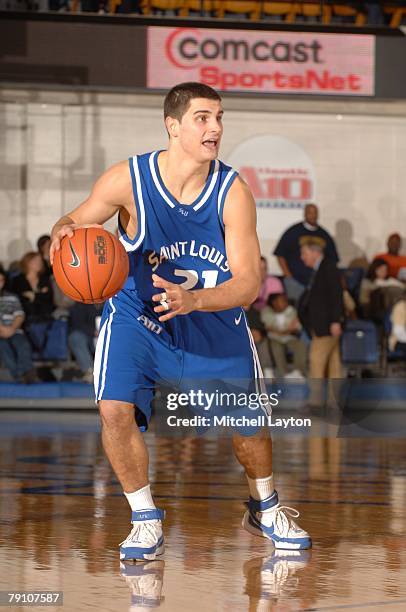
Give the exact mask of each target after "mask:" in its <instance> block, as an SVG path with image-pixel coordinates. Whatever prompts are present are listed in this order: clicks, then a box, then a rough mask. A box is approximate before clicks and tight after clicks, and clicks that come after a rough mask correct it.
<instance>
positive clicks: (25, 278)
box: [12, 252, 54, 325]
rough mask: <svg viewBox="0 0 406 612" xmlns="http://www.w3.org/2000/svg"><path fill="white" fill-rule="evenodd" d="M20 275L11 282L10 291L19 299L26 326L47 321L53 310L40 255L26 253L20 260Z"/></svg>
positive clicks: (47, 280) (47, 278)
mask: <svg viewBox="0 0 406 612" xmlns="http://www.w3.org/2000/svg"><path fill="white" fill-rule="evenodd" d="M20 265H21V270H22V273H21V274H19V275H18V276H16V277H15V278H14V280H13V282H12V290H13V292H14V293H16V294H17V295H18V297H19V298H20V301H21V304H22V307H23V309H24V312H25V315H26V325H27V324H28V325H29V324H30V323H31V322H34V321H35V322H38V321H45V320H48V319H49V318H50V317H51V315H52V311H53V310H54V303H53V295H52V287H51V283H50V280H49V276H47V275H46V274H45V273H44V264H43V261H42V256H41V254H40V253H35V252H30V253H26V255H24V257H23V258H22V260H21V264H20Z"/></svg>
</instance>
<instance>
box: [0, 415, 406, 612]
mask: <svg viewBox="0 0 406 612" xmlns="http://www.w3.org/2000/svg"><path fill="white" fill-rule="evenodd" d="M147 439H148V444H149V448H150V450H151V481H152V484H153V491H154V494H155V498H156V501H157V502H158V503H157V505H159V506H160V507H163V508H165V509H166V511H167V519H166V521H165V536H166V543H167V546H166V553H165V557H164V560H162V561H157V562H154V563H149V564H145V565H142V564H137V565H128V564H127V565H123V564H121V565H120V561H119V556H118V543H119V542H120V541H121V540H123V539H124V538H125V536H126V535H127V533H128V529H129V509H128V506H127V504H126V502H125V500H124V498H123V496H122V495H121V490H120V486H119V485H118V483H117V481H116V479H115V478H114V475H113V474H112V471H111V469H110V467H109V465H108V463H107V462H106V460H105V458H104V455H103V452H102V448H101V445H100V440H99V432H98V420H97V416H96V415H94V414H88V415H86V414H78V413H75V414H72V413H71V414H66V413H65V414H55V413H42V414H35V413H28V412H26V413H18V414H16V413H14V414H13V413H5V412H3V413H0V459H1V460H0V470H1V471H0V493H1V495H0V540H1V542H2V545H1V549H0V590H10V589H13V590H38V589H41V590H47V591H50V590H55V591H59V590H60V591H64V606H63V608H57V607H49V608H48V609H49V610H52V609H54V610H58V609H59V610H61V609H63V610H64V612H68V611H69V612H70V611H84V610H89V609H97V610H100V611H110V610H111V611H113V610H114V611H121V610H123V611H127V610H132V611H134V612H135V611H138V610H144V609H145V610H146V609H147V608H149V609H154V608H158V607H159V610H162V611H171V612H172V611H174V612H175V611H176V612H183V611H187V612H189V611H192V612H200V611H203V610H204V611H237V610H243V611H244V610H246V611H249V612H254V611H255V612H265V611H271V610H272V611H277V612H280V611H282V610H283V611H290V610H339V609H346V610H351V609H354V610H357V609H365V610H369V609H374V610H375V609H382V610H385V611H386V610H390V611H397V610H399V611H400V610H402V611H404V610H405V609H406V509H405V508H406V445H405V442H404V440H385V441H384V440H378V439H365V440H356V439H352V440H336V439H330V440H328V439H320V438H313V439H307V440H305V439H298V438H296V439H284V440H277V441H276V442H275V445H274V456H275V475H276V482H277V488H278V490H279V493H280V497H281V500H282V501H283V503H286V504H287V505H289V506H294V507H296V508H297V509H299V510H300V512H301V518H300V524H301V525H302V526H303V527H304V528H305V529H306V530H308V531H309V532H310V534H311V535H312V537H313V542H314V548H313V550H312V551H311V552H309V551H307V552H304V553H283V552H280V551H278V552H275V551H273V549H272V547H271V546H270V544H269V542H268V541H266V540H264V539H259V538H255V537H254V536H251V535H250V534H248V533H246V532H244V531H243V530H242V529H241V526H240V523H241V518H242V515H243V511H244V508H243V501H244V500H245V498H246V495H247V488H246V484H245V478H244V475H243V473H242V471H241V468H240V467H239V466H238V464H237V463H236V462H235V460H234V458H233V456H232V453H231V448H230V443H229V440H226V439H224V440H218V439H217V440H214V439H205V438H204V437H203V438H199V439H197V438H190V439H185V440H174V439H168V438H165V439H164V438H160V437H157V436H156V435H155V434H154V432H153V431H151V432H150V433H148V434H147ZM24 609H25V608H24ZM27 610H28V608H27Z"/></svg>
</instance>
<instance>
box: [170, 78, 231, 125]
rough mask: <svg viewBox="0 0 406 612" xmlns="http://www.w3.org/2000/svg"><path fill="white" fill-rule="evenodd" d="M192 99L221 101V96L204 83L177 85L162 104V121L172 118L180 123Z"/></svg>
mask: <svg viewBox="0 0 406 612" xmlns="http://www.w3.org/2000/svg"><path fill="white" fill-rule="evenodd" d="M194 98H206V99H207V100H218V101H219V102H220V101H221V96H220V95H219V94H218V93H217V91H215V90H214V89H213V88H212V87H209V86H208V85H204V83H195V82H190V83H179V85H175V87H172V89H171V90H170V91H169V92H168V93H167V94H166V97H165V102H164V119H166V118H167V117H173V118H174V119H177V120H178V121H181V119H182V117H183V115H184V114H185V113H186V111H187V110H188V108H189V105H190V101H191V100H193V99H194Z"/></svg>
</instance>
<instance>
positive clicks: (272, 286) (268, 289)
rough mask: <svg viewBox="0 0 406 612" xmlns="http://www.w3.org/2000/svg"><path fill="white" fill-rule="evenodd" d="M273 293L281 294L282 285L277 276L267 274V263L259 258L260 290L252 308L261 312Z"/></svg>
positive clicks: (264, 259)
mask: <svg viewBox="0 0 406 612" xmlns="http://www.w3.org/2000/svg"><path fill="white" fill-rule="evenodd" d="M273 293H283V285H282V283H281V281H280V280H279V278H278V277H277V276H272V274H268V261H267V259H266V257H261V288H260V290H259V295H258V297H257V299H256V300H255V302H254V303H253V306H254V308H256V309H257V310H262V309H263V308H264V307H265V306H266V305H267V303H268V298H269V296H270V295H272V294H273Z"/></svg>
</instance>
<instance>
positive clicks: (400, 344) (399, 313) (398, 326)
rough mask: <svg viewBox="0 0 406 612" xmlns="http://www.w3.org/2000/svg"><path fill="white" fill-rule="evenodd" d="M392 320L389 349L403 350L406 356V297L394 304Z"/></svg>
mask: <svg viewBox="0 0 406 612" xmlns="http://www.w3.org/2000/svg"><path fill="white" fill-rule="evenodd" d="M390 320H391V324H392V330H391V334H390V336H389V349H390V350H391V351H395V350H396V351H399V352H402V353H403V354H404V356H405V358H406V298H403V299H401V300H399V301H398V302H396V304H395V305H394V306H393V309H392V312H391V315H390Z"/></svg>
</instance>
